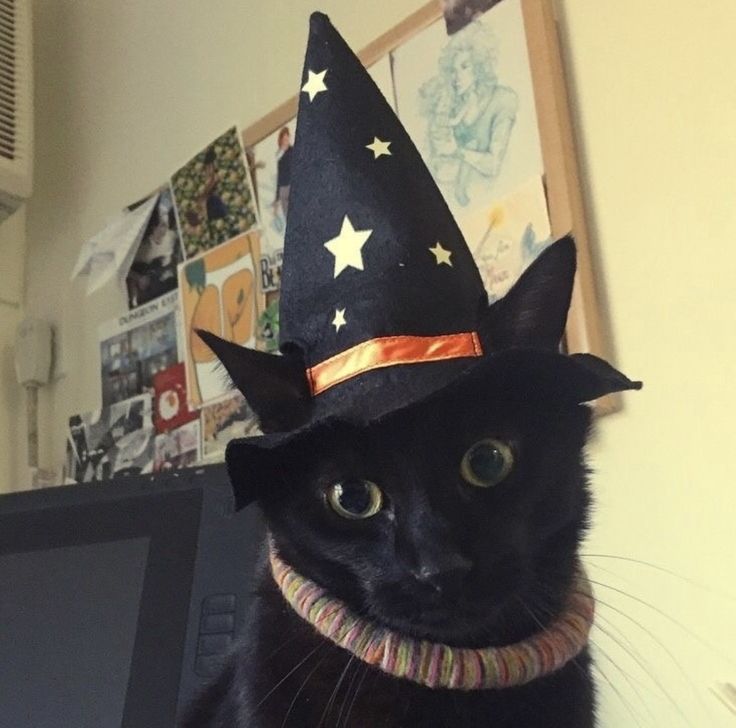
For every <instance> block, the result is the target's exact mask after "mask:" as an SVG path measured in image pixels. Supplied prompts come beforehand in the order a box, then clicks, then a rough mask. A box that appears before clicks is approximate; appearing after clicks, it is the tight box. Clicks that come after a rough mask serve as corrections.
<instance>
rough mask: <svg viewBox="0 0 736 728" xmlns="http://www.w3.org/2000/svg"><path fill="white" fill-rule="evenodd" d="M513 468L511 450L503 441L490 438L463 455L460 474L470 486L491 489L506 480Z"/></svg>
mask: <svg viewBox="0 0 736 728" xmlns="http://www.w3.org/2000/svg"><path fill="white" fill-rule="evenodd" d="M513 466H514V454H513V452H512V451H511V448H510V447H509V446H508V445H507V444H506V443H505V442H503V441H502V440H496V439H494V438H491V437H489V438H486V439H485V440H480V441H479V442H476V443H475V445H473V446H472V447H470V448H469V449H468V451H467V452H466V453H465V455H463V459H462V462H461V463H460V474H461V475H462V476H463V480H465V481H466V482H467V483H469V484H470V485H475V486H477V487H479V488H490V487H492V486H494V485H498V483H500V482H501V481H502V480H504V479H505V478H506V476H507V475H508V474H509V473H510V472H511V468H513Z"/></svg>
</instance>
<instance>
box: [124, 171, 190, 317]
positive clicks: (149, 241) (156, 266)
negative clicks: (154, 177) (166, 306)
mask: <svg viewBox="0 0 736 728" xmlns="http://www.w3.org/2000/svg"><path fill="white" fill-rule="evenodd" d="M155 197H156V198H157V199H156V202H155V204H154V207H153V210H152V211H151V216H150V217H149V218H148V224H147V225H146V228H145V230H144V232H143V237H142V238H141V242H140V244H139V245H138V249H137V251H136V253H135V257H134V258H133V262H132V264H131V266H130V269H129V271H128V275H127V277H126V279H125V284H126V287H127V289H128V306H129V308H131V309H132V308H136V306H141V305H142V304H144V303H148V302H149V301H152V300H153V299H154V298H158V297H159V296H163V295H164V294H165V293H168V292H169V291H172V290H174V289H175V288H176V285H177V277H176V269H177V266H178V265H179V263H181V262H182V260H184V253H183V250H182V247H181V240H180V239H179V228H178V226H177V224H176V213H175V211H174V198H173V195H172V194H171V188H170V187H169V186H168V185H166V187H164V188H163V189H162V190H161V191H160V192H158V193H156V195H155ZM144 202H145V201H144ZM141 204H143V203H141V202H139V203H136V204H134V205H131V206H130V207H129V208H128V209H129V210H130V211H132V210H135V209H136V208H137V207H138V206H139V205H141Z"/></svg>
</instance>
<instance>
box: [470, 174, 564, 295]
mask: <svg viewBox="0 0 736 728" xmlns="http://www.w3.org/2000/svg"><path fill="white" fill-rule="evenodd" d="M480 215H482V216H483V217H484V218H485V219H484V220H483V223H484V224H485V226H486V230H485V233H484V235H483V237H482V238H481V239H480V240H479V241H474V244H473V245H472V246H471V252H472V254H473V258H475V262H476V264H477V265H478V270H479V272H480V275H481V278H482V279H483V284H484V285H485V288H486V291H487V292H488V298H489V302H490V303H493V302H494V301H496V300H498V299H499V298H502V297H503V296H505V295H506V293H507V292H508V291H509V289H510V288H511V286H512V285H513V284H514V283H516V281H517V280H518V278H519V276H520V275H521V274H522V273H523V272H524V271H525V270H526V269H527V267H528V266H529V264H530V263H531V262H532V261H533V260H534V259H535V258H536V257H537V256H538V255H539V254H540V253H541V252H542V251H543V250H544V249H545V248H546V247H547V246H548V245H549V244H550V243H551V242H552V231H551V229H550V223H549V215H548V212H547V200H546V197H545V194H544V184H543V182H542V178H541V177H533V178H532V179H530V180H529V181H528V182H527V183H526V184H525V185H522V186H521V187H520V188H519V189H517V190H515V191H514V192H512V193H511V194H510V195H507V196H506V197H503V198H501V199H500V200H498V202H495V203H494V204H493V205H491V206H490V207H489V208H488V209H487V210H486V211H485V213H483V212H481V213H480ZM468 242H469V243H470V241H468Z"/></svg>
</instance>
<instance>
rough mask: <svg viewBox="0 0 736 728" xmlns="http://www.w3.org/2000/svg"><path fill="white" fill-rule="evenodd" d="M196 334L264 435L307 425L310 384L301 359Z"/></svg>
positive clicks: (200, 333) (216, 337) (206, 333)
mask: <svg viewBox="0 0 736 728" xmlns="http://www.w3.org/2000/svg"><path fill="white" fill-rule="evenodd" d="M196 333H197V335H198V336H199V338H200V339H202V341H204V343H205V344H207V346H208V347H209V348H210V349H211V350H212V352H213V353H214V354H215V356H217V358H218V359H219V360H220V362H221V363H222V365H223V366H224V367H225V370H226V371H227V373H228V375H229V376H230V378H231V379H232V381H233V384H234V385H235V386H236V387H237V388H238V389H239V390H240V391H241V392H242V393H243V396H244V397H245V399H246V400H247V402H248V404H249V405H250V406H251V407H252V408H253V411H254V412H255V413H256V415H257V417H258V420H259V423H260V426H261V430H263V432H287V431H289V430H294V429H296V428H297V427H299V426H300V425H302V424H303V423H304V422H306V421H307V419H308V418H309V411H310V406H311V405H310V395H309V384H308V382H307V376H306V374H305V370H304V364H303V363H302V361H301V360H300V359H298V358H297V357H294V356H276V355H275V354H266V353H265V352H262V351H255V350H254V349H248V348H246V347H244V346H239V345H238V344H233V343H232V342H230V341H225V339H221V338H220V337H219V336H215V334H213V333H210V332H209V331H203V330H201V329H197V331H196Z"/></svg>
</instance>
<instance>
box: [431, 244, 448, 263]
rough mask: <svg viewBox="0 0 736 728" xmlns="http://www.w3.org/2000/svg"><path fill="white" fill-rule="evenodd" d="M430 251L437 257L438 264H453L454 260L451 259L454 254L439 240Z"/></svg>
mask: <svg viewBox="0 0 736 728" xmlns="http://www.w3.org/2000/svg"><path fill="white" fill-rule="evenodd" d="M429 252H430V253H432V255H434V257H435V258H436V259H437V265H441V264H442V263H447V265H449V266H452V261H451V260H450V256H451V255H452V251H451V250H445V248H443V247H442V243H440V242H439V241H437V244H436V245H435V246H434V248H430V249H429Z"/></svg>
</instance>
